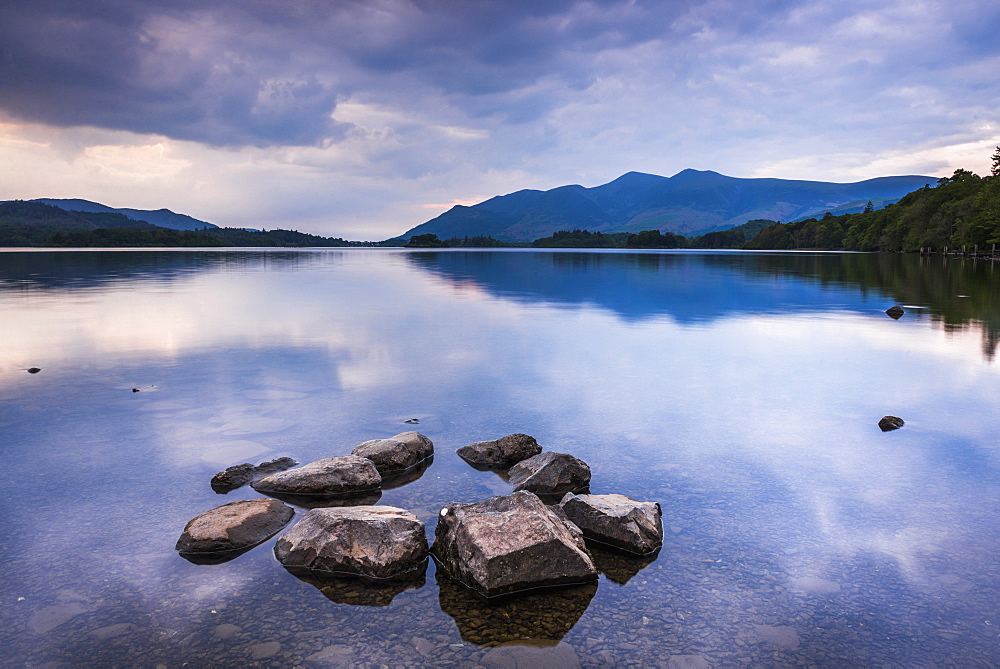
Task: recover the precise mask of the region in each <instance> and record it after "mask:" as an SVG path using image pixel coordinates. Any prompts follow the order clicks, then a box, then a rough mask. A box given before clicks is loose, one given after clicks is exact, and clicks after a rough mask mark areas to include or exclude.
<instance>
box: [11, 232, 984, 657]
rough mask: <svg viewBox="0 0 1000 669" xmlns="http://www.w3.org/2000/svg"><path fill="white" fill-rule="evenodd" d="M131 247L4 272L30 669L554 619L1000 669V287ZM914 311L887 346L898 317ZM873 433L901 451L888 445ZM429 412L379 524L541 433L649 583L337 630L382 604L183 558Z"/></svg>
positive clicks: (21, 602)
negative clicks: (472, 459)
mask: <svg viewBox="0 0 1000 669" xmlns="http://www.w3.org/2000/svg"><path fill="white" fill-rule="evenodd" d="M144 253H145V252H141V253H139V254H138V255H133V254H132V253H129V252H114V253H108V254H103V256H102V257H101V258H100V259H98V260H93V261H92V260H89V259H87V256H88V254H87V253H86V252H82V253H78V254H63V255H64V256H65V257H63V258H56V257H55V256H56V255H59V254H47V253H43V254H23V255H37V256H38V257H41V258H42V260H41V261H40V262H39V265H37V266H35V265H32V264H31V263H30V262H29V263H27V264H25V265H24V266H23V267H21V269H18V270H17V271H13V272H12V271H11V270H10V269H9V267H10V265H9V264H7V261H8V260H9V259H10V258H11V257H16V255H17V254H0V255H2V256H3V257H2V258H0V273H4V272H6V274H4V275H3V276H4V277H5V279H4V281H2V282H0V284H2V287H0V324H2V325H0V430H2V433H3V440H2V442H3V443H2V445H0V452H2V453H3V456H4V467H3V468H0V485H3V487H4V490H5V491H6V492H7V494H6V495H5V496H4V497H3V498H2V499H0V513H2V514H3V517H4V518H5V523H4V526H3V529H2V530H0V556H2V558H3V560H4V565H5V569H6V573H7V574H8V576H9V577H8V578H7V579H5V581H4V584H3V585H2V586H0V592H2V595H3V597H4V601H5V602H8V603H10V606H5V607H3V609H2V611H0V620H2V622H3V624H2V625H0V643H2V644H3V645H4V647H5V649H6V652H7V654H8V657H10V658H13V659H12V660H11V662H12V663H14V664H17V665H19V666H21V665H27V666H45V665H47V664H51V665H53V666H58V665H60V664H62V665H71V664H74V663H75V664H79V663H81V662H91V663H95V664H106V665H113V666H133V665H138V664H141V665H144V666H145V665H148V666H155V665H157V664H166V665H168V666H174V665H180V664H183V663H185V662H187V663H190V664H192V665H199V666H200V665H209V664H211V665H215V666H240V665H241V663H242V664H247V663H252V662H260V663H270V664H273V665H284V666H299V665H308V664H311V663H313V660H309V659H308V658H320V659H316V660H315V662H316V663H319V662H321V660H322V658H325V657H328V656H329V657H337V658H341V659H342V660H343V661H345V662H346V661H349V660H351V659H352V658H353V659H354V660H355V661H357V662H367V663H369V664H371V665H372V666H380V665H381V664H386V665H388V666H399V665H406V664H408V663H409V664H413V665H417V664H420V663H421V662H422V663H424V664H432V663H440V664H445V663H451V664H452V665H456V666H475V665H477V664H481V663H483V660H484V657H485V653H486V652H487V649H486V647H485V646H481V645H479V644H480V643H486V644H488V643H498V642H501V641H503V640H507V639H517V638H522V637H524V636H525V635H526V634H527V635H529V636H530V634H531V633H532V631H533V630H529V629H528V627H529V626H530V625H534V624H537V625H540V626H541V631H540V632H539V635H544V636H546V638H562V639H563V640H564V641H563V643H565V644H567V645H570V646H572V647H573V648H575V649H577V651H578V652H579V654H580V657H581V659H583V660H584V662H585V663H587V662H590V663H592V664H597V663H604V664H605V665H608V666H613V665H622V666H628V665H646V666H656V665H657V664H664V663H666V662H668V661H669V658H671V657H675V658H684V657H686V658H701V659H702V660H704V661H707V662H710V663H711V664H714V665H718V666H782V665H803V666H808V665H818V666H831V665H833V666H886V665H892V666H939V665H947V664H949V663H952V664H960V665H963V666H989V665H990V663H992V662H995V658H996V657H998V656H1000V638H998V637H997V636H996V634H995V629H996V628H995V625H996V622H997V620H1000V608H998V604H997V602H998V601H1000V590H998V586H997V583H1000V566H998V565H997V563H996V560H995V559H993V556H994V555H995V554H996V551H997V548H998V547H997V541H996V538H995V528H996V527H997V526H998V524H1000V516H998V511H997V509H996V505H994V504H992V503H991V500H992V499H994V498H996V497H997V496H998V495H1000V485H998V484H997V481H998V478H1000V451H998V448H997V441H996V437H995V435H996V434H997V433H998V431H1000V415H998V413H997V412H996V406H997V405H998V404H1000V376H998V374H1000V369H998V368H997V367H996V366H995V365H991V364H989V362H988V361H984V358H983V355H982V344H983V342H981V341H980V340H979V337H980V334H981V333H982V335H983V336H984V337H985V338H986V340H987V341H986V343H987V344H988V343H989V341H990V337H992V336H994V335H992V334H990V333H991V332H995V328H994V326H993V325H991V324H995V323H996V322H997V318H998V312H1000V309H998V308H997V303H996V291H997V285H996V283H995V282H992V281H991V272H992V271H993V270H992V269H991V268H992V265H986V264H984V263H982V262H979V263H974V262H972V261H971V260H969V261H965V262H964V263H963V261H960V260H956V259H948V260H947V261H944V262H942V261H943V259H941V258H930V259H923V260H922V259H920V258H919V257H916V256H866V255H858V256H825V255H816V254H813V255H806V254H803V255H797V254H789V255H773V256H772V255H763V254H761V255H753V256H738V255H733V254H730V255H725V254H720V255H706V256H699V255H697V254H690V253H687V254H685V253H678V254H667V253H646V254H643V253H637V254H623V253H617V254H616V253H603V254H602V253H597V254H589V253H582V254H575V255H574V254H568V253H567V254H554V253H550V252H544V253H535V252H525V253H522V252H516V251H505V252H496V253H493V252H482V253H466V254H462V253H455V252H451V253H423V254H414V255H409V254H406V253H400V252H380V251H369V250H347V251H330V252H326V251H324V252H318V253H312V252H309V251H296V252H290V253H288V254H285V252H280V253H279V254H278V255H277V256H276V257H277V258H278V259H270V258H269V257H268V256H269V254H267V253H258V254H256V255H255V254H254V253H250V254H246V253H244V254H227V253H226V252H216V251H213V252H211V253H210V254H205V255H202V254H201V253H200V252H178V253H179V255H175V254H174V252H155V253H152V252H151V254H149V256H148V258H146V259H143V254H144ZM212 254H215V256H213V255H212ZM69 255H75V256H76V257H75V259H71V260H67V259H66V258H68V256H69ZM231 255H232V256H234V257H232V258H231V257H230V256H231ZM237 255H238V256H239V258H235V256H237ZM285 255H287V259H282V258H284V256H285ZM49 256H52V258H49ZM164 256H166V257H164ZM556 256H558V258H557V257H556ZM46 258H48V259H46ZM178 258H181V259H184V260H183V262H178ZM212 258H214V259H212ZM50 263H55V265H56V267H55V268H53V267H52V266H50ZM60 263H64V264H65V266H64V267H63V269H59V268H58V265H59V264H60ZM73 263H77V264H78V267H77V268H76V269H73V268H72V267H71V265H72V264H73ZM101 263H103V264H101ZM921 263H923V264H921ZM88 264H89V265H88ZM34 275H37V276H34ZM78 275H79V276H78ZM46 276H47V277H49V278H45V277H46ZM39 277H41V278H39ZM77 279H79V282H77ZM715 293H718V294H715ZM957 295H968V296H969V297H961V298H960V297H957ZM896 303H898V304H900V305H901V306H903V308H904V310H905V312H906V313H905V314H904V316H903V317H902V318H901V319H900V320H898V321H894V320H892V319H890V318H888V317H886V315H885V314H884V313H883V312H884V310H885V309H886V308H887V307H888V306H891V305H892V304H896ZM914 307H923V308H922V309H917V308H914ZM991 328H994V329H992V330H991ZM992 341H994V342H995V337H994V339H993V340H992ZM986 350H987V352H989V351H992V350H993V349H992V348H991V347H990V346H989V345H988V346H987V347H986ZM31 367H39V368H41V369H42V370H43V371H42V372H41V373H39V374H28V373H27V372H26V371H25V370H26V369H28V368H31ZM153 387H155V391H154V390H150V391H148V392H147V391H145V390H143V392H139V393H133V392H131V389H132V388H142V389H146V388H150V389H152V388H153ZM887 414H889V415H895V416H900V417H901V418H903V419H904V420H905V421H906V423H905V426H904V427H903V428H902V429H899V430H896V431H893V432H889V433H883V432H881V430H879V428H878V425H877V422H878V419H879V418H880V417H882V416H883V415H887ZM414 417H417V418H419V420H420V423H419V425H420V427H419V429H420V431H421V433H424V434H427V435H428V436H429V437H430V438H431V439H433V441H434V442H435V444H436V448H437V453H436V456H435V461H434V464H433V466H431V467H430V468H428V469H425V470H423V471H421V472H419V475H418V474H417V473H414V479H413V480H408V481H407V482H406V484H405V485H401V486H397V487H392V486H385V487H383V489H382V490H381V498H380V499H379V500H378V501H379V503H383V504H390V505H393V506H398V507H401V508H406V509H408V510H411V511H412V512H413V513H415V514H416V515H417V516H418V517H419V518H420V519H421V520H422V521H423V522H424V523H425V524H426V527H427V530H428V533H429V534H431V535H433V530H434V524H435V522H436V517H437V511H438V510H439V509H440V508H441V505H443V504H445V503H447V502H451V501H458V502H473V501H477V500H481V499H484V498H486V497H489V496H492V495H495V494H507V493H509V492H510V486H509V484H508V483H506V482H505V481H504V480H502V478H500V477H498V476H497V475H496V474H494V473H492V472H479V471H476V469H474V468H472V467H470V466H469V465H468V464H466V463H465V462H464V461H462V460H461V459H460V458H458V456H457V455H456V454H455V453H454V449H456V448H458V447H460V446H464V445H467V444H469V443H471V442H473V441H477V440H480V439H487V438H492V437H495V436H497V435H502V434H510V433H514V432H526V433H528V434H531V435H532V436H534V437H536V438H537V439H538V441H539V443H540V444H541V445H542V446H543V448H545V450H550V451H560V452H570V453H573V454H574V455H577V456H579V457H581V458H582V459H583V460H585V461H586V462H587V463H588V464H589V465H590V467H591V469H592V472H593V480H592V488H593V489H594V491H595V492H596V493H598V494H604V493H621V494H625V495H628V496H630V497H634V498H637V499H647V500H650V501H657V502H660V503H661V505H662V508H663V524H664V527H665V530H666V531H667V540H666V541H665V543H664V546H663V548H662V550H661V553H660V555H659V556H658V559H656V560H655V561H653V562H645V561H644V560H641V559H640V560H636V559H634V558H628V557H627V556H617V555H604V554H602V552H601V550H600V549H599V547H596V546H595V547H593V548H592V552H593V554H594V556H595V560H596V562H597V564H598V566H599V568H600V569H601V571H602V573H603V574H604V576H605V578H603V579H601V582H600V587H599V588H596V589H594V588H592V589H591V590H590V591H589V594H586V592H587V591H581V592H584V593H585V596H584V595H581V596H579V597H576V598H570V599H571V601H566V602H563V603H560V600H559V597H570V594H569V593H568V592H567V593H563V594H560V593H558V592H551V593H547V594H546V595H544V596H542V595H541V594H539V595H538V596H539V598H538V599H529V600H523V602H528V601H530V602H533V603H534V605H535V608H534V609H533V610H531V609H530V608H529V607H526V605H525V607H526V608H524V609H517V608H516V606H517V604H516V603H511V604H510V606H512V607H514V608H511V609H503V608H499V609H496V608H483V607H482V606H481V604H479V603H476V602H475V601H470V600H469V599H468V598H469V597H470V596H473V599H474V598H475V597H474V595H473V593H470V592H468V591H466V590H464V588H462V586H459V585H457V584H453V583H449V582H446V581H442V580H441V578H440V577H436V578H426V579H425V582H424V584H423V585H422V586H415V587H411V588H408V589H404V590H402V591H400V592H399V593H396V594H393V595H391V596H388V597H384V598H382V599H378V598H375V600H373V601H380V602H390V603H388V604H387V605H385V606H346V605H343V604H341V603H339V602H341V601H343V602H344V603H345V604H346V603H350V602H349V600H359V599H364V597H363V596H362V595H360V594H359V595H357V596H356V597H347V596H346V594H345V595H343V597H342V599H341V595H337V594H335V596H334V597H333V598H331V599H333V601H331V599H327V598H326V597H325V595H326V593H325V592H322V591H321V588H322V587H325V586H313V585H309V586H308V587H300V586H301V585H304V584H303V583H302V582H301V581H298V580H297V579H296V578H295V577H293V576H291V575H289V574H287V573H286V572H285V570H284V569H283V568H282V567H281V565H280V564H279V563H277V562H276V560H275V559H274V557H273V554H271V546H269V545H262V546H260V547H258V548H257V549H255V550H254V551H251V552H250V553H247V554H245V555H243V556H241V557H240V559H238V560H233V561H231V562H227V563H224V564H219V565H214V566H210V567H204V566H195V565H192V564H190V563H188V562H186V561H184V560H179V559H177V556H176V554H175V553H174V552H173V550H172V546H173V542H174V540H175V539H176V536H177V533H178V532H179V531H180V529H181V528H182V527H183V526H184V524H185V523H186V522H187V521H188V520H189V519H190V518H191V517H193V516H194V515H196V514H198V513H200V512H202V511H203V510H204V509H206V508H210V507H212V506H215V505H217V504H218V501H219V500H218V498H217V496H216V494H215V492H214V491H213V490H212V489H211V487H210V486H209V485H208V482H209V480H210V478H211V476H212V474H214V473H215V472H218V471H219V470H220V468H225V467H227V466H229V465H233V464H237V463H241V462H249V461H252V462H259V461H261V460H266V459H272V458H275V457H278V456H282V455H287V456H289V457H293V458H294V459H296V460H298V461H300V462H311V461H314V460H317V459H320V458H324V457H330V456H334V455H344V454H347V453H349V452H350V451H351V449H352V448H353V447H354V446H356V445H357V444H359V443H361V442H363V441H366V440H368V439H371V438H373V437H374V436H378V435H385V434H394V433H396V432H399V431H400V430H403V429H406V428H405V427H404V425H405V421H406V420H411V419H413V418H414ZM254 495H255V493H254V492H253V490H252V489H249V488H240V489H237V490H233V491H232V492H230V493H229V497H232V498H234V499H240V498H244V497H252V496H254ZM25 500H29V501H30V506H31V512H30V513H25V512H24V505H25ZM312 501H315V500H312ZM310 503H311V501H310V500H303V505H304V506H309V505H310ZM366 503H368V502H367V501H366ZM270 541H273V540H270ZM344 587H346V588H347V591H348V592H349V591H350V587H352V586H351V585H350V584H349V583H348V584H344ZM328 590H329V591H330V592H334V593H336V592H341V591H342V589H341V586H340V585H337V587H334V588H328ZM532 597H535V595H534V594H533V595H532ZM20 598H23V599H20ZM334 602H338V603H336V604H335V603H334ZM553 602H555V603H553ZM564 606H565V608H566V613H565V614H563V613H560V611H561V609H562V608H563V607H564ZM553 609H555V612H554V613H553V612H552V611H553ZM505 610H506V611H507V613H508V615H509V616H510V618H507V617H505V616H504V615H503V613H502V612H503V611H505ZM498 611H499V612H500V613H498ZM518 621H520V623H519V622H518ZM233 627H237V628H239V630H240V631H238V632H235V631H233ZM217 629H219V630H220V631H219V635H218V636H217V635H216V632H215V630H217ZM224 634H231V636H222V635H224ZM106 635H115V636H106ZM414 639H416V640H417V641H414ZM331 649H332V650H331ZM268 653H273V654H271V655H268V656H267V657H264V655H267V654H268ZM255 657H257V658H259V659H253V658H255ZM345 658H346V659H345ZM324 661H325V660H324ZM680 661H681V660H677V662H680ZM692 661H694V660H692Z"/></svg>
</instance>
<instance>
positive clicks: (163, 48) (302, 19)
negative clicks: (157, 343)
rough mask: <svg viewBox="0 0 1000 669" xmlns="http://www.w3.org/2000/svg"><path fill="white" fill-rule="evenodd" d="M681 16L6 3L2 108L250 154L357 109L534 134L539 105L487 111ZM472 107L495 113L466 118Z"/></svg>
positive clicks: (626, 6)
mask: <svg viewBox="0 0 1000 669" xmlns="http://www.w3.org/2000/svg"><path fill="white" fill-rule="evenodd" d="M687 5H688V3H685V2H671V3H666V4H665V5H663V6H659V7H653V8H652V9H651V8H649V7H643V6H640V5H637V4H634V3H629V2H618V1H603V2H569V1H565V0H562V1H554V0H550V1H548V2H505V1H495V2H475V1H473V2H457V1H456V2H441V1H431V0H426V1H418V0H414V1H410V2H406V1H384V2H370V1H365V2H333V3H331V2H325V1H324V2H319V1H315V2H267V1H260V0H258V1H249V2H248V1H245V0H229V1H228V2H214V3H204V2H193V1H184V0H180V1H175V2H148V1H146V0H96V1H95V0H88V1H86V2H81V1H80V0H40V1H31V2H13V3H4V4H2V5H0V45H2V47H0V49H2V51H0V108H2V109H3V110H4V111H6V112H7V113H9V114H11V115H13V116H14V117H16V118H21V119H25V120H30V121H39V122H42V123H46V124H51V125H56V126H76V125H92V126H97V127H102V128H111V129H124V130H131V131H136V132H148V133H160V134H164V135H167V136H169V137H172V138H177V139H189V140H196V141H201V142H205V143H209V144H215V145H240V144H251V145H261V146H263V145H269V144H313V143H317V142H319V141H321V140H322V139H325V138H331V137H332V138H334V139H336V138H337V137H338V136H339V134H340V133H341V132H342V131H343V130H344V126H343V125H342V124H337V123H335V122H334V121H332V120H331V119H330V113H331V111H332V110H333V109H334V108H335V106H336V104H337V101H338V100H342V99H345V98H347V97H349V96H352V95H355V94H358V93H361V94H363V95H366V96H370V97H371V99H374V100H377V99H379V98H383V99H388V98H392V99H394V100H396V102H397V104H398V101H399V99H401V98H403V99H405V97H406V96H407V95H409V94H413V95H416V94H418V92H422V93H424V94H443V95H444V96H452V98H451V101H452V104H455V105H457V106H458V107H460V108H463V109H465V110H466V111H467V112H468V113H471V114H473V115H477V114H484V113H488V112H489V113H496V112H498V111H499V112H500V113H506V114H509V115H510V116H511V117H517V116H521V117H523V118H534V117H535V116H537V115H538V114H540V113H543V112H544V110H545V109H546V108H547V104H546V101H545V100H544V99H541V98H538V97H537V96H536V98H535V99H533V100H531V99H528V100H525V99H518V100H516V101H515V102H514V103H511V104H507V103H506V101H503V100H500V99H498V98H497V97H496V96H498V95H502V94H504V93H507V92H509V91H512V90H517V89H522V88H525V87H529V86H531V85H532V84H534V83H535V82H537V81H539V80H540V79H543V78H545V77H557V78H558V80H559V81H560V83H561V84H562V85H564V86H566V87H567V88H569V89H579V88H583V87H586V86H587V85H588V84H589V83H590V81H591V80H592V76H593V73H592V72H591V70H590V69H589V63H590V56H591V55H592V54H594V53H598V52H601V51H603V50H607V49H614V48H621V47H627V46H629V45H632V44H635V43H639V42H642V41H644V40H648V39H652V38H653V37H654V36H656V35H659V34H662V33H663V32H664V30H669V25H670V23H671V22H672V21H673V20H674V19H675V18H676V17H677V16H679V15H680V14H681V13H682V12H683V11H685V9H686V8H687ZM483 96H493V99H492V100H491V101H490V102H489V103H488V104H487V105H483V104H478V105H477V102H476V98H480V97H483ZM477 106H479V107H480V108H479V109H477ZM505 110H506V111H505Z"/></svg>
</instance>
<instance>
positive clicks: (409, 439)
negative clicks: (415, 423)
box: [351, 431, 434, 476]
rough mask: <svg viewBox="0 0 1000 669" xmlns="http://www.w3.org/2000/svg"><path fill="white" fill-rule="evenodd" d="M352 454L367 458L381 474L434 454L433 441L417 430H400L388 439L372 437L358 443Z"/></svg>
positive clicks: (407, 467)
mask: <svg viewBox="0 0 1000 669" xmlns="http://www.w3.org/2000/svg"><path fill="white" fill-rule="evenodd" d="M351 453H352V454H353V455H358V456H361V457H362V458H368V459H369V460H371V461H372V462H373V463H375V469H377V470H378V473H379V474H381V475H382V476H385V475H386V474H387V473H389V472H398V471H402V470H404V469H409V468H410V467H415V466H417V465H418V464H420V463H421V462H423V461H424V460H426V459H427V458H429V457H431V456H432V455H434V443H433V442H432V441H431V440H430V439H428V438H427V437H425V436H424V435H422V434H420V433H419V432H412V431H410V432H401V433H400V434H397V435H396V436H394V437H389V438H388V439H373V440H371V441H366V442H365V443H363V444H361V445H359V446H358V447H357V448H355V449H354V450H353V451H351Z"/></svg>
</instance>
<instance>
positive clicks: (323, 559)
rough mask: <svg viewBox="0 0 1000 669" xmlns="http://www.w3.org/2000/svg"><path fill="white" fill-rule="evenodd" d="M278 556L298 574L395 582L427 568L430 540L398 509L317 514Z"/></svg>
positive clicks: (278, 548) (285, 539)
mask: <svg viewBox="0 0 1000 669" xmlns="http://www.w3.org/2000/svg"><path fill="white" fill-rule="evenodd" d="M274 555H275V557H277V558H278V561H279V562H281V564H283V565H285V567H287V568H289V569H293V570H295V569H301V570H307V571H312V572H328V573H332V574H352V575H355V576H367V577H371V578H393V577H398V576H401V575H404V574H405V573H406V572H416V571H417V570H418V568H419V567H421V566H422V565H424V563H425V560H426V559H427V535H426V534H425V532H424V524H423V523H422V522H420V520H418V519H417V517H416V516H414V515H413V514H412V513H410V512H409V511H406V510H404V509H398V508H396V507H393V506H353V507H341V508H326V509H312V510H311V511H308V512H307V513H306V514H305V515H303V516H302V520H300V521H299V522H298V523H296V524H295V526H294V527H292V529H290V530H288V531H287V532H285V534H283V535H282V536H281V537H279V538H278V541H277V543H276V544H275V545H274ZM419 573H420V574H422V573H423V572H422V571H420V572H419Z"/></svg>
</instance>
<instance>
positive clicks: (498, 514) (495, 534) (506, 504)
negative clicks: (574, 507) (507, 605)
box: [433, 492, 597, 597]
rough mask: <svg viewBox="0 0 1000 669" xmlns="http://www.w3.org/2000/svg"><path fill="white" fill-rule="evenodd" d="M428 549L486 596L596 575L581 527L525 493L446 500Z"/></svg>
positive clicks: (449, 570) (582, 580)
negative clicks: (460, 501) (478, 499)
mask: <svg viewBox="0 0 1000 669" xmlns="http://www.w3.org/2000/svg"><path fill="white" fill-rule="evenodd" d="M433 554H434V556H435V557H436V558H438V560H440V561H441V563H442V564H443V565H444V568H445V570H446V571H447V573H448V574H449V575H450V576H451V577H452V578H454V579H456V580H457V581H459V582H461V583H463V584H465V585H466V586H468V587H470V588H472V589H474V590H476V591H477V592H479V593H480V594H482V595H485V596H486V597H493V596H496V595H502V594H507V593H511V592H518V591H521V590H527V589H531V588H537V587H542V586H550V585H564V584H570V583H587V582H590V581H592V580H594V579H595V578H596V577H597V570H596V569H595V568H594V563H593V562H592V561H591V559H590V555H588V553H587V551H586V548H585V546H584V543H583V536H582V535H581V534H580V531H579V530H578V529H576V528H575V527H572V526H571V525H570V524H568V523H566V522H564V521H563V520H562V519H560V518H559V516H557V515H556V514H555V513H554V512H553V511H552V510H551V509H549V508H548V507H546V506H545V504H544V503H542V501H541V500H540V499H539V498H538V497H537V496H536V495H534V494H532V493H529V492H515V493H514V494H512V495H507V496H506V497H491V498H490V499H487V500H484V501H482V502H475V503H472V504H458V503H451V504H447V505H445V506H444V508H442V509H441V512H440V515H439V518H438V524H437V529H436V531H435V542H434V547H433Z"/></svg>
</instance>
